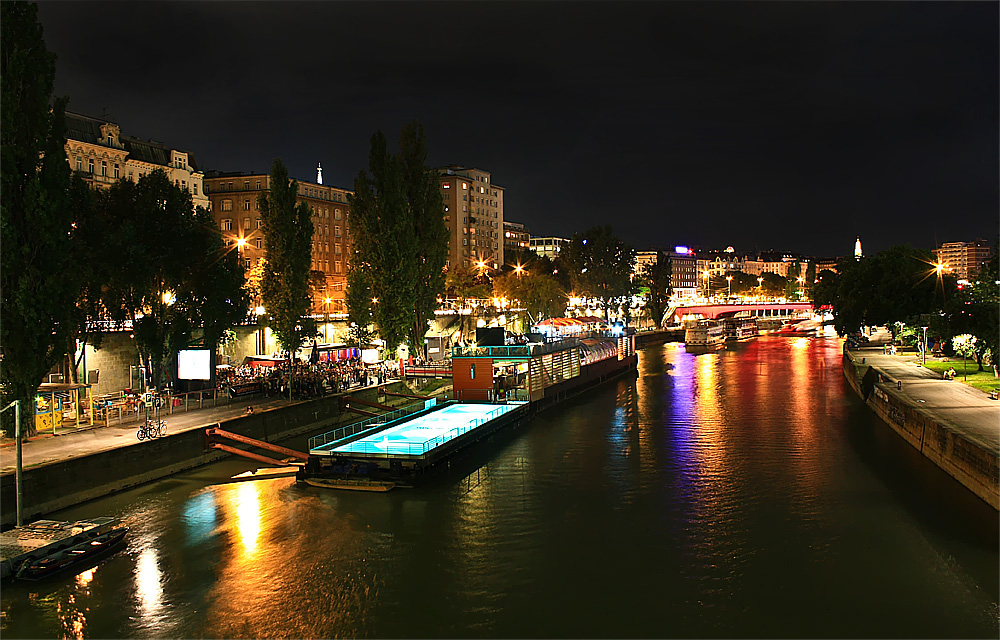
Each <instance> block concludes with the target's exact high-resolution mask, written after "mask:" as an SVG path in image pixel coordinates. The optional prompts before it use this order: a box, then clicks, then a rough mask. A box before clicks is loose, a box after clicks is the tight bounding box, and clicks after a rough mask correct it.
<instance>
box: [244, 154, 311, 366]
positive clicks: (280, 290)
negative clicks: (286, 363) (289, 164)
mask: <svg viewBox="0 0 1000 640" xmlns="http://www.w3.org/2000/svg"><path fill="white" fill-rule="evenodd" d="M270 184H271V189H270V193H269V194H268V193H261V194H260V196H259V197H258V199H257V202H258V205H259V207H260V219H261V229H262V230H263V232H264V237H265V238H266V239H267V242H266V244H265V247H266V248H265V254H264V255H265V266H264V275H263V278H261V299H262V300H263V302H264V309H265V311H266V313H267V315H268V316H270V327H271V331H273V332H274V335H275V337H276V338H277V340H278V343H279V344H280V345H281V347H282V348H283V349H286V350H287V351H288V357H289V359H291V358H294V357H295V353H296V352H297V351H298V350H299V349H300V348H301V347H302V344H303V343H304V342H305V340H306V338H307V337H309V336H313V335H315V333H316V328H315V324H316V323H315V322H314V321H313V320H311V319H309V318H307V317H305V316H306V314H307V313H308V312H309V308H310V306H311V304H312V301H311V299H310V297H309V270H310V269H309V267H310V261H311V259H312V237H313V224H312V215H311V212H310V211H309V205H308V204H306V203H305V202H298V203H297V202H296V201H297V199H298V191H299V185H298V182H297V181H296V180H291V179H289V177H288V169H287V168H286V167H285V164H284V163H283V162H282V161H281V160H280V159H276V160H275V161H274V163H273V164H272V165H271V180H270Z"/></svg>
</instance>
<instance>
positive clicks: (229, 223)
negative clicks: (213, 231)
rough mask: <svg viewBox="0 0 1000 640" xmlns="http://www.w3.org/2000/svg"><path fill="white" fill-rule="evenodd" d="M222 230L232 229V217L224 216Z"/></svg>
mask: <svg viewBox="0 0 1000 640" xmlns="http://www.w3.org/2000/svg"><path fill="white" fill-rule="evenodd" d="M222 230H223V231H232V230H233V219H232V218H225V219H224V220H223V221H222Z"/></svg>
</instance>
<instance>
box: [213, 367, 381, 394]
mask: <svg viewBox="0 0 1000 640" xmlns="http://www.w3.org/2000/svg"><path fill="white" fill-rule="evenodd" d="M397 375H398V371H397V369H396V365H395V364H394V363H390V362H379V363H374V364H370V363H365V362H362V361H361V358H352V359H350V360H342V361H340V362H317V363H311V364H310V363H303V362H288V361H285V362H277V363H275V364H274V366H261V365H259V364H258V365H254V364H252V363H248V364H244V365H241V366H239V367H233V368H230V369H228V370H226V372H225V373H221V374H220V375H219V377H218V387H219V390H220V391H224V392H227V393H229V395H230V396H231V397H234V396H237V395H248V394H251V393H260V392H263V394H264V396H265V397H267V396H288V395H289V387H291V397H292V398H295V399H304V398H311V397H316V396H323V395H326V394H328V393H337V392H339V391H344V390H346V389H350V388H352V387H366V386H370V385H374V384H384V383H385V382H387V381H388V380H390V379H392V378H394V377H396V376H397Z"/></svg>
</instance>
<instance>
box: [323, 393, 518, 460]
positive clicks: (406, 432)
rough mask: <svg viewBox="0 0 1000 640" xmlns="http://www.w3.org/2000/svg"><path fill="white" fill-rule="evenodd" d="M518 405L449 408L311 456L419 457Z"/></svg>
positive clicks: (330, 445)
mask: <svg viewBox="0 0 1000 640" xmlns="http://www.w3.org/2000/svg"><path fill="white" fill-rule="evenodd" d="M522 404H523V403H511V404H449V405H445V406H443V407H441V408H440V409H437V410H435V411H431V412H430V413H425V414H424V415H422V416H420V417H418V418H414V419H413V420H408V421H406V422H403V423H401V424H398V425H396V426H394V427H389V428H388V429H384V430H382V431H379V432H378V433H374V434H372V435H370V436H366V437H364V438H361V439H359V440H355V441H354V442H349V443H347V444H343V445H340V446H335V445H336V443H335V442H334V443H330V444H329V445H323V446H320V447H317V448H316V449H314V450H313V452H315V453H320V452H322V453H325V454H327V455H330V454H333V455H336V454H338V453H342V454H352V453H370V454H387V455H423V454H425V453H427V452H428V451H430V450H431V449H434V448H435V447H439V446H441V445H443V444H444V443H446V442H448V441H450V440H453V439H455V438H457V437H458V436H460V435H462V434H465V433H468V432H469V431H471V430H473V429H475V428H476V427H480V426H482V425H484V424H486V423H487V422H490V421H491V420H494V419H496V418H499V417H500V416H502V415H504V414H505V413H508V412H510V411H513V410H515V409H517V408H519V407H520V406H521V405H522Z"/></svg>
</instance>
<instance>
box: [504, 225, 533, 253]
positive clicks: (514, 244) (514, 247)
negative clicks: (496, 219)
mask: <svg viewBox="0 0 1000 640" xmlns="http://www.w3.org/2000/svg"><path fill="white" fill-rule="evenodd" d="M530 240H531V234H529V233H528V229H527V228H526V227H525V226H524V225H523V224H521V223H520V222H511V221H509V220H504V221H503V255H504V260H505V261H508V260H513V259H516V258H517V256H519V255H521V254H522V253H524V252H525V251H527V250H528V242H529V241H530Z"/></svg>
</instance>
